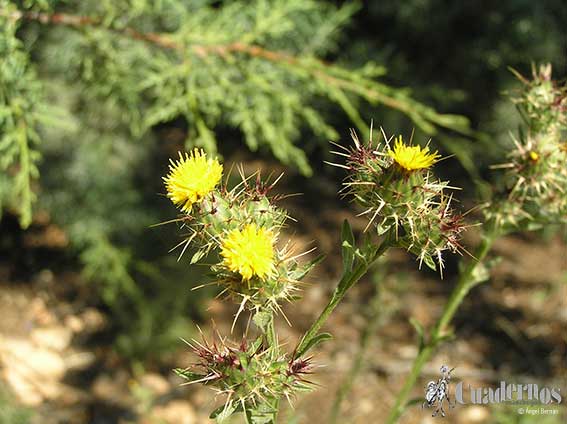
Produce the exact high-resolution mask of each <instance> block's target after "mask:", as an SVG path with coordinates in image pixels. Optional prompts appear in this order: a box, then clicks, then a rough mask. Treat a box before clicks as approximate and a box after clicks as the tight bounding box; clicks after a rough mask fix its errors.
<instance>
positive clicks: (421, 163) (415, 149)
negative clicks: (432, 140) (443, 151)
mask: <svg viewBox="0 0 567 424" xmlns="http://www.w3.org/2000/svg"><path fill="white" fill-rule="evenodd" d="M388 156H390V157H391V158H392V159H394V160H395V161H396V163H397V164H398V165H400V166H401V167H402V168H404V169H405V170H407V171H415V170H417V169H424V168H429V167H430V166H431V165H433V164H434V163H435V162H437V159H439V158H440V157H441V155H438V154H437V152H435V153H429V147H423V148H422V147H421V146H406V145H405V144H404V142H403V141H402V136H399V137H398V138H397V139H396V143H395V144H394V150H391V149H389V150H388Z"/></svg>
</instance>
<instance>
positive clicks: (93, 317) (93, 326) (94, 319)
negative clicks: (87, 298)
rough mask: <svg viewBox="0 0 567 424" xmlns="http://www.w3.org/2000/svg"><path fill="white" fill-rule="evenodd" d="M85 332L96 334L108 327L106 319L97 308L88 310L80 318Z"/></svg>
mask: <svg viewBox="0 0 567 424" xmlns="http://www.w3.org/2000/svg"><path fill="white" fill-rule="evenodd" d="M80 319H81V320H82V321H83V324H84V328H85V331H88V332H95V331H98V330H101V329H102V328H103V327H104V326H105V325H106V318H105V317H104V315H103V314H101V313H100V312H99V311H98V310H97V309H95V308H87V309H86V310H85V311H84V312H83V313H82V314H81V316H80Z"/></svg>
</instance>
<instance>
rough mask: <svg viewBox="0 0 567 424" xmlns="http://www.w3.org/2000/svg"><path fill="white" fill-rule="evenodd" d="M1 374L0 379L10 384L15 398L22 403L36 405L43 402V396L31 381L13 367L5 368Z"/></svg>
mask: <svg viewBox="0 0 567 424" xmlns="http://www.w3.org/2000/svg"><path fill="white" fill-rule="evenodd" d="M1 375H2V380H4V381H5V382H6V383H7V384H8V386H10V389H12V391H13V392H14V395H15V396H16V398H17V399H18V401H20V402H21V403H22V404H24V405H27V406H38V405H40V404H41V403H42V402H43V396H42V394H41V393H40V392H39V391H38V390H37V387H35V386H34V384H33V382H31V381H29V380H28V379H26V378H23V377H22V376H21V375H20V374H19V373H18V372H16V370H15V369H12V368H5V369H4V370H3V372H2V374H1Z"/></svg>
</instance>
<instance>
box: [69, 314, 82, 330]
mask: <svg viewBox="0 0 567 424" xmlns="http://www.w3.org/2000/svg"><path fill="white" fill-rule="evenodd" d="M65 327H67V328H68V329H69V330H71V331H72V332H73V333H80V332H81V331H83V330H84V328H85V324H84V323H83V321H82V320H81V319H80V318H79V317H77V316H75V315H68V316H67V317H66V318H65Z"/></svg>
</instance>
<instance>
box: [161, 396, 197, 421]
mask: <svg viewBox="0 0 567 424" xmlns="http://www.w3.org/2000/svg"><path fill="white" fill-rule="evenodd" d="M152 417H154V418H155V419H156V420H157V421H159V420H162V421H164V422H165V423H167V424H195V423H197V422H198V419H197V414H196V413H195V410H194V409H193V407H192V406H191V405H190V404H189V403H188V402H185V401H182V400H173V401H171V402H169V403H167V404H166V405H159V406H156V407H155V408H154V409H153V411H152Z"/></svg>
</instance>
